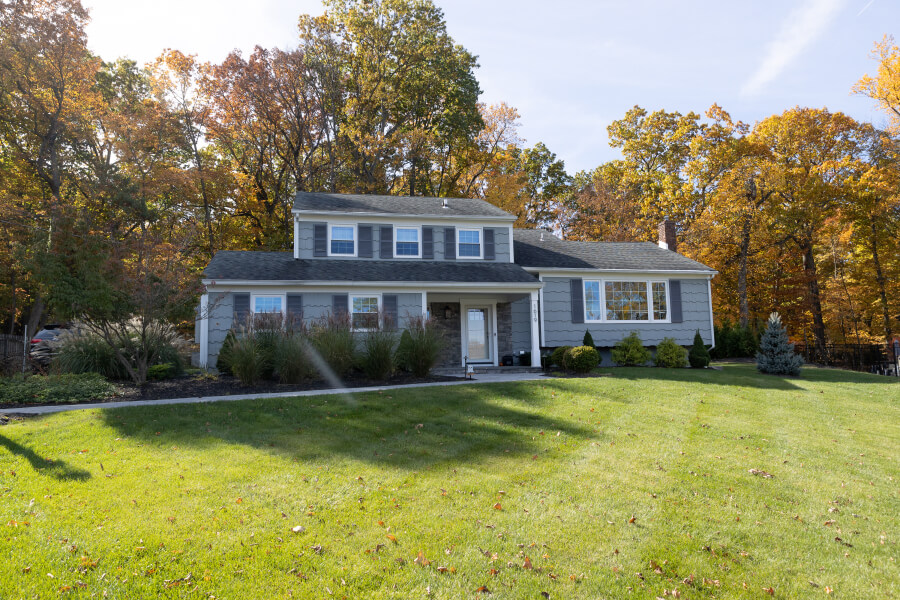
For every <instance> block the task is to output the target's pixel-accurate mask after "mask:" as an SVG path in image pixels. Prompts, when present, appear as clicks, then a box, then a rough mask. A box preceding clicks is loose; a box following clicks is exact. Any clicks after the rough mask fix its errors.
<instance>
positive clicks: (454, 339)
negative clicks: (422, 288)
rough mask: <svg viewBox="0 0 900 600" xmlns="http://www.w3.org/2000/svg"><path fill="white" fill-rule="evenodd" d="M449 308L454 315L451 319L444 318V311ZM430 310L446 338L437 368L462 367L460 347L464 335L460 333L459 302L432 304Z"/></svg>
mask: <svg viewBox="0 0 900 600" xmlns="http://www.w3.org/2000/svg"><path fill="white" fill-rule="evenodd" d="M448 306H449V307H450V311H451V312H452V313H453V314H452V315H451V317H450V318H449V319H447V318H446V317H445V316H444V309H445V308H447V307H448ZM428 310H429V311H430V312H431V316H432V318H433V319H434V322H435V323H436V324H437V326H438V327H439V328H440V330H441V332H442V334H443V338H444V344H443V347H442V348H441V355H440V356H439V357H438V364H437V366H439V367H458V366H460V365H461V364H462V356H460V351H461V350H460V347H461V345H462V338H461V337H460V336H461V335H462V333H461V331H460V320H459V319H460V315H459V310H460V309H459V302H430V303H429V304H428Z"/></svg>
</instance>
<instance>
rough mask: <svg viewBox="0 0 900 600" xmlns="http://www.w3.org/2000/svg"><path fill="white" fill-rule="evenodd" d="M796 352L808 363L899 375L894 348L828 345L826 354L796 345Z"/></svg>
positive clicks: (817, 349)
mask: <svg viewBox="0 0 900 600" xmlns="http://www.w3.org/2000/svg"><path fill="white" fill-rule="evenodd" d="M794 351H795V352H796V353H797V354H800V355H802V356H803V360H804V361H806V362H807V363H814V364H819V365H828V366H830V367H839V368H842V369H851V370H853V371H863V372H866V373H879V374H882V375H887V374H890V375H897V356H894V352H893V351H892V348H887V347H885V346H882V345H880V344H827V345H826V346H825V348H824V353H823V351H822V350H820V349H819V348H817V347H816V346H813V345H804V344H796V345H795V346H794Z"/></svg>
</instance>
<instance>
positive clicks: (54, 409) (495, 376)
mask: <svg viewBox="0 0 900 600" xmlns="http://www.w3.org/2000/svg"><path fill="white" fill-rule="evenodd" d="M541 378H543V375H542V374H541V373H490V374H483V375H475V379H472V380H465V379H460V380H459V381H439V382H434V383H414V384H408V385H379V386H371V387H358V388H340V389H334V388H332V389H325V390H306V391H300V392H279V393H276V394H272V393H269V394H235V395H232V396H201V397H199V398H172V399H168V400H128V401H122V402H98V403H95V404H63V405H52V406H23V407H21V408H19V407H16V408H0V414H6V415H47V414H50V413H58V412H65V411H69V410H87V409H89V408H104V409H106V408H123V407H128V406H160V405H163V404H195V403H198V402H230V401H235V400H264V399H266V398H295V397H298V396H326V395H335V394H355V393H363V392H379V391H382V390H398V389H405V388H420V387H437V386H442V385H475V384H479V383H507V382H511V381H533V380H535V379H541Z"/></svg>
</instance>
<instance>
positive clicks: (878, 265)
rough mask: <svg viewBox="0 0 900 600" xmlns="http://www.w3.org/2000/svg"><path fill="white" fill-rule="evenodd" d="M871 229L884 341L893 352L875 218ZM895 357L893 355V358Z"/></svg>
mask: <svg viewBox="0 0 900 600" xmlns="http://www.w3.org/2000/svg"><path fill="white" fill-rule="evenodd" d="M870 226H871V231H872V238H871V244H872V262H873V263H874V265H875V281H876V282H877V283H878V295H879V296H880V298H881V311H882V317H883V318H884V343H885V344H887V345H888V346H889V347H890V349H891V352H892V353H893V347H894V346H893V344H892V340H893V338H894V334H893V332H892V331H891V313H890V309H889V308H888V299H887V292H886V291H885V289H884V284H885V277H884V271H882V270H881V259H879V258H878V228H877V227H876V225H875V220H874V219H872V221H871V222H870ZM896 358H897V357H896V356H895V357H894V359H896Z"/></svg>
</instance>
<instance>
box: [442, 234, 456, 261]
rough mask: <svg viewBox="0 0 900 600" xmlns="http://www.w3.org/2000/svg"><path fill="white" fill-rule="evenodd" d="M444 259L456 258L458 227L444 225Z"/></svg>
mask: <svg viewBox="0 0 900 600" xmlns="http://www.w3.org/2000/svg"><path fill="white" fill-rule="evenodd" d="M444 259H445V260H456V227H444Z"/></svg>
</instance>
